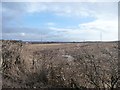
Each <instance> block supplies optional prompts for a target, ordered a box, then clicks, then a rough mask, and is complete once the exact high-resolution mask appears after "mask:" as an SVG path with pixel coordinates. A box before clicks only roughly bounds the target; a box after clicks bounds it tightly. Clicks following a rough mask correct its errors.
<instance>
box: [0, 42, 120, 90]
mask: <svg viewBox="0 0 120 90" xmlns="http://www.w3.org/2000/svg"><path fill="white" fill-rule="evenodd" d="M2 61H3V62H2V71H3V88H8V87H9V88H54V87H57V88H58V87H63V88H79V89H80V88H109V89H111V90H112V89H113V88H117V87H118V81H119V78H120V77H119V74H118V44H117V42H114V43H73V44H59V45H54V44H53V45H45V46H44V45H40V46H39V44H37V45H34V44H25V43H23V42H17V41H3V43H2Z"/></svg>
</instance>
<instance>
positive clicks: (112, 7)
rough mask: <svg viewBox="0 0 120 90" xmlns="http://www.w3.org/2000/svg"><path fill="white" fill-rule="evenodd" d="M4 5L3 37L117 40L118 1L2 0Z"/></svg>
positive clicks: (2, 10) (44, 39)
mask: <svg viewBox="0 0 120 90" xmlns="http://www.w3.org/2000/svg"><path fill="white" fill-rule="evenodd" d="M94 1H95V0H94ZM1 6H2V9H0V11H1V12H2V39H9V40H24V41H41V40H42V41H100V40H102V41H114V40H118V3H117V2H90V1H89V2H2V4H1Z"/></svg>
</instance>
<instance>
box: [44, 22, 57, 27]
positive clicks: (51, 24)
mask: <svg viewBox="0 0 120 90" xmlns="http://www.w3.org/2000/svg"><path fill="white" fill-rule="evenodd" d="M46 25H48V26H55V25H56V23H53V22H48V23H46Z"/></svg>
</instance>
